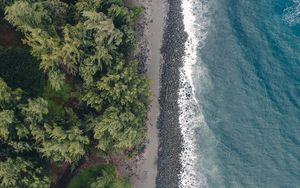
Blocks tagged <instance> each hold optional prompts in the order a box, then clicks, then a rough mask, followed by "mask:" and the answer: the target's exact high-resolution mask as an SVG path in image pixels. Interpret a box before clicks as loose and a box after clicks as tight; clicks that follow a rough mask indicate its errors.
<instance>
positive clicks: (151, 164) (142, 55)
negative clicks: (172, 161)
mask: <svg viewBox="0 0 300 188" xmlns="http://www.w3.org/2000/svg"><path fill="white" fill-rule="evenodd" d="M130 3H132V4H134V5H137V6H140V7H143V8H144V11H143V13H142V15H141V16H140V18H139V19H138V21H137V23H136V25H135V31H136V35H137V36H136V37H137V40H138V42H139V50H140V51H139V53H138V54H137V59H138V60H139V61H142V62H143V65H144V66H145V67H143V68H144V69H145V71H146V73H147V75H148V77H149V78H150V83H151V92H152V96H151V98H150V105H149V110H148V113H147V121H146V126H147V137H146V143H145V151H144V153H143V154H142V156H140V158H139V159H138V160H137V161H136V163H135V164H134V168H132V170H133V175H131V182H132V183H133V187H135V188H141V187H143V188H154V187H156V177H157V160H158V146H159V137H158V124H157V123H158V118H159V114H160V113H159V112H160V105H159V95H160V78H161V65H162V62H163V59H162V55H161V52H160V50H161V46H162V39H163V30H164V22H165V16H166V4H165V3H164V1H160V0H131V1H130Z"/></svg>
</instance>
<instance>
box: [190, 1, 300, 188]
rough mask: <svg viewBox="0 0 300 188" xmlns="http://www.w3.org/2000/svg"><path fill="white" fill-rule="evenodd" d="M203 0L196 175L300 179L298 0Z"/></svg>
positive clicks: (261, 183)
mask: <svg viewBox="0 0 300 188" xmlns="http://www.w3.org/2000/svg"><path fill="white" fill-rule="evenodd" d="M202 3H209V12H210V13H209V15H207V19H209V22H210V23H209V27H208V28H207V35H206V37H205V40H204V41H202V42H203V47H202V48H199V49H198V51H197V55H198V60H197V63H196V65H194V70H193V71H194V77H193V85H194V87H195V96H196V98H197V102H198V103H199V108H200V113H201V114H202V115H203V116H204V120H203V121H205V122H204V124H205V125H201V126H199V127H198V128H196V129H195V137H196V139H197V141H196V142H197V154H198V155H199V156H198V163H197V164H196V165H197V166H196V168H197V169H198V170H197V173H198V175H199V181H201V182H203V180H200V178H205V181H204V182H206V185H205V186H204V184H202V186H204V187H213V188H214V187H230V188H231V187H261V188H277V187H284V188H293V187H295V188H296V187H300V25H299V23H300V22H299V20H300V19H299V20H297V19H298V15H297V11H298V4H300V3H299V2H298V1H296V0H294V1H293V0H206V1H202ZM288 7H291V8H288ZM299 7H300V5H299ZM202 8H203V7H202ZM299 9H300V8H299ZM195 10H197V7H195ZM200 10H201V7H199V6H198V11H200ZM201 19H203V16H201V18H199V19H197V22H201V21H203V20H201ZM199 32H200V31H199ZM201 32H202V31H201ZM201 45H202V43H201ZM200 69H202V70H204V72H205V76H199V74H198V73H197V71H199V70H200ZM191 187H193V186H191ZM195 187H196V186H195Z"/></svg>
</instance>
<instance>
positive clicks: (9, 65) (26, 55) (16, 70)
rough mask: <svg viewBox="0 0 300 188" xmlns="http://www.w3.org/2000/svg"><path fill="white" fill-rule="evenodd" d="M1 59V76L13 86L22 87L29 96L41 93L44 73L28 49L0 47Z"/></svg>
mask: <svg viewBox="0 0 300 188" xmlns="http://www.w3.org/2000/svg"><path fill="white" fill-rule="evenodd" d="M0 59H1V63H0V77H2V78H3V79H4V80H5V81H6V82H7V83H8V84H9V85H10V86H11V87H13V88H16V87H18V88H22V90H23V91H24V94H25V95H27V96H34V97H36V96H38V95H41V93H42V90H43V85H44V84H45V82H44V75H43V74H42V73H41V72H40V70H39V65H38V61H37V60H36V59H35V58H33V57H32V56H31V55H30V52H29V50H28V49H22V48H2V47H0Z"/></svg>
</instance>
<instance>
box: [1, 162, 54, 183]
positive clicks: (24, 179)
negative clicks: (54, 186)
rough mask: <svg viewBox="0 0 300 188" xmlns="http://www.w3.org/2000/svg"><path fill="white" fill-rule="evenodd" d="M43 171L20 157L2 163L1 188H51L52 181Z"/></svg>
mask: <svg viewBox="0 0 300 188" xmlns="http://www.w3.org/2000/svg"><path fill="white" fill-rule="evenodd" d="M44 174H45V173H44V172H43V169H42V168H41V167H37V166H36V165H35V164H34V163H32V162H31V161H28V160H24V159H22V158H20V157H17V158H15V159H12V158H8V159H6V160H5V161H0V187H2V188H19V187H26V188H49V187H50V184H51V182H50V179H49V177H47V176H45V175H44Z"/></svg>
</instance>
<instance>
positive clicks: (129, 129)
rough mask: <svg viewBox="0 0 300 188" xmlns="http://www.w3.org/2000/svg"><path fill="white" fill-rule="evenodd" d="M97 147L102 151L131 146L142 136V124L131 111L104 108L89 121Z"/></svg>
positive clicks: (117, 149)
mask: <svg viewBox="0 0 300 188" xmlns="http://www.w3.org/2000/svg"><path fill="white" fill-rule="evenodd" d="M90 126H91V127H93V130H94V138H95V139H96V140H98V145H97V147H98V148H99V149H101V150H103V151H106V152H107V151H120V150H123V149H126V148H132V147H133V146H135V145H136V144H138V143H140V142H141V141H142V139H143V138H144V130H143V126H142V124H139V122H138V119H137V118H136V117H135V116H134V114H132V113H131V112H125V113H122V112H120V111H119V110H118V109H117V108H115V107H110V108H108V109H106V111H105V112H104V113H103V115H102V116H99V117H98V118H97V119H94V120H92V121H91V125H90Z"/></svg>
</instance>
